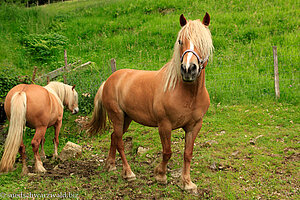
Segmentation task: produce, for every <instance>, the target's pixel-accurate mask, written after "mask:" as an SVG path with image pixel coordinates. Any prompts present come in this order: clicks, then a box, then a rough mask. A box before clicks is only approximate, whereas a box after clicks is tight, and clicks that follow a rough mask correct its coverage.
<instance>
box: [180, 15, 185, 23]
mask: <svg viewBox="0 0 300 200" xmlns="http://www.w3.org/2000/svg"><path fill="white" fill-rule="evenodd" d="M180 25H181V26H184V25H186V19H185V17H184V16H183V14H181V15H180Z"/></svg>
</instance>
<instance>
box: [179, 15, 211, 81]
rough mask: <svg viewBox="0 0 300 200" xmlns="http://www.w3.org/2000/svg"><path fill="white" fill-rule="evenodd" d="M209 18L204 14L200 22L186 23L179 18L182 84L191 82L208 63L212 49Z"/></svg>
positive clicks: (181, 17)
mask: <svg viewBox="0 0 300 200" xmlns="http://www.w3.org/2000/svg"><path fill="white" fill-rule="evenodd" d="M209 22H210V16H209V14H208V13H206V14H205V16H204V18H203V20H202V21H200V20H194V21H187V20H186V19H185V17H184V16H183V15H181V16H180V25H181V26H182V29H181V31H180V33H179V35H178V41H177V42H178V44H179V48H180V62H181V65H180V74H181V76H182V80H183V81H184V82H193V81H195V80H196V79H197V77H198V76H199V75H200V73H201V71H202V70H203V69H204V68H205V67H206V65H207V63H208V58H209V55H210V53H211V51H212V49H213V46H212V39H211V35H210V31H209V29H208V25H209Z"/></svg>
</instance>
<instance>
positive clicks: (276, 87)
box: [273, 46, 280, 99]
mask: <svg viewBox="0 0 300 200" xmlns="http://www.w3.org/2000/svg"><path fill="white" fill-rule="evenodd" d="M273 59H274V83H275V95H276V98H277V99H278V98H279V97H280V90H279V73H278V58H277V46H273Z"/></svg>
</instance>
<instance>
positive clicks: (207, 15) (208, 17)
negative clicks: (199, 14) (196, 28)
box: [202, 13, 210, 26]
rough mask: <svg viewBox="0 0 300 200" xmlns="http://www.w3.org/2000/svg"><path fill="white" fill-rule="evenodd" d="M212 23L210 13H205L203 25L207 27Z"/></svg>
mask: <svg viewBox="0 0 300 200" xmlns="http://www.w3.org/2000/svg"><path fill="white" fill-rule="evenodd" d="M209 22H210V16H209V14H208V13H205V16H204V17H203V20H202V24H204V25H205V26H208V25H209Z"/></svg>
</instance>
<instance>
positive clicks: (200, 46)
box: [163, 20, 214, 91]
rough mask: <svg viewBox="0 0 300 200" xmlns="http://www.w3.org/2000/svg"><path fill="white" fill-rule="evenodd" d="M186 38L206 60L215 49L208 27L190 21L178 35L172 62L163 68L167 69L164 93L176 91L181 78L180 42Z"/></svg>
mask: <svg viewBox="0 0 300 200" xmlns="http://www.w3.org/2000/svg"><path fill="white" fill-rule="evenodd" d="M184 38H187V39H188V40H190V41H192V43H193V44H194V46H195V48H196V49H197V50H198V51H199V56H200V58H202V59H204V58H206V57H207V56H210V55H212V52H213V49H214V47H213V43H212V38H211V33H210V31H209V29H208V27H207V26H205V25H203V24H202V22H201V21H200V20H194V21H189V22H188V23H187V24H186V25H185V26H183V27H182V29H181V30H180V31H179V33H178V36H177V40H176V42H175V45H174V53H173V58H172V59H171V62H169V63H167V64H166V65H165V66H164V67H163V68H166V76H165V78H166V80H165V85H164V91H166V90H167V89H169V90H171V89H174V88H175V85H176V83H177V81H178V78H179V77H180V64H181V63H180V44H179V43H178V40H181V41H183V40H184Z"/></svg>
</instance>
